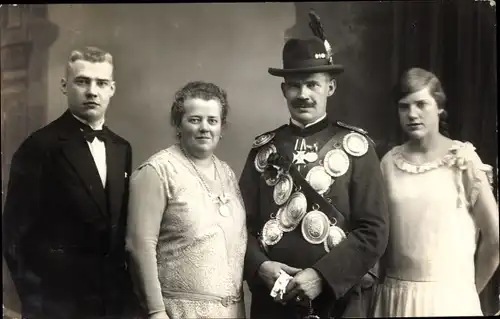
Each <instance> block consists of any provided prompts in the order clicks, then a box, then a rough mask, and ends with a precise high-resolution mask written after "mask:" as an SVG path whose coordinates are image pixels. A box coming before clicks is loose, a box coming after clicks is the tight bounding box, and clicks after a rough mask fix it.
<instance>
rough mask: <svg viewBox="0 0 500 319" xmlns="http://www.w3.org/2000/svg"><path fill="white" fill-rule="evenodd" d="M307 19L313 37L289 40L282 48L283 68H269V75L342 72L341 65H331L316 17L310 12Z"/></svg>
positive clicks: (330, 54)
mask: <svg viewBox="0 0 500 319" xmlns="http://www.w3.org/2000/svg"><path fill="white" fill-rule="evenodd" d="M309 18H310V19H311V21H310V22H309V27H310V28H311V30H312V32H313V34H314V37H311V38H308V39H289V40H288V41H287V42H286V43H285V46H284V47H283V68H282V69H278V68H269V70H268V72H269V73H270V74H271V75H274V76H286V75H289V74H296V73H319V72H327V73H330V74H339V73H342V72H343V71H344V67H343V66H342V65H340V64H334V63H333V58H332V48H331V46H330V44H329V43H328V41H327V40H326V36H325V32H324V30H323V26H322V25H321V22H320V20H319V17H318V15H317V14H316V13H315V12H314V11H313V10H311V11H310V12H309Z"/></svg>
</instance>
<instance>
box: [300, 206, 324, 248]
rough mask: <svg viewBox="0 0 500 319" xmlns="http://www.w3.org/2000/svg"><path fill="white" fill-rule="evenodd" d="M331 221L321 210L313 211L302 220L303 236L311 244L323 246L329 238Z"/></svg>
mask: <svg viewBox="0 0 500 319" xmlns="http://www.w3.org/2000/svg"><path fill="white" fill-rule="evenodd" d="M329 225H330V221H329V220H328V217H326V215H325V214H324V213H323V212H321V211H319V210H312V211H310V212H308V213H307V214H306V216H304V219H302V227H301V228H302V236H304V239H305V240H306V241H307V242H309V243H311V244H321V243H322V242H324V241H325V240H326V238H327V237H328V227H329Z"/></svg>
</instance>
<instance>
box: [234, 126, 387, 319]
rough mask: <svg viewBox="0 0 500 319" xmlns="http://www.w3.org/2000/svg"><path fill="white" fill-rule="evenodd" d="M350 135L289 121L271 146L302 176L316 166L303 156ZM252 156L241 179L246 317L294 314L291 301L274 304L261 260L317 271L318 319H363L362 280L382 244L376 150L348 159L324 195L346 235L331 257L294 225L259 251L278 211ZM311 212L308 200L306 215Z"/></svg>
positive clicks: (383, 209) (382, 199)
mask: <svg viewBox="0 0 500 319" xmlns="http://www.w3.org/2000/svg"><path fill="white" fill-rule="evenodd" d="M352 129H355V128H352ZM350 132H352V130H351V129H349V128H347V126H346V125H339V124H332V123H330V122H328V120H327V119H325V120H322V121H320V122H319V123H317V124H314V125H313V126H310V127H307V128H305V129H301V128H299V127H297V126H295V125H293V124H292V123H290V124H289V125H284V126H282V127H280V128H278V129H277V130H275V131H274V133H275V137H274V139H273V140H272V142H273V143H274V144H275V145H279V146H280V147H279V148H281V149H282V150H285V152H286V153H287V154H286V155H287V156H288V157H289V158H290V159H292V158H293V159H294V162H295V164H296V167H297V168H298V169H299V171H300V173H301V175H302V176H303V177H304V178H305V177H306V174H307V172H308V170H309V169H310V168H312V167H314V166H316V165H319V164H318V162H319V160H320V159H318V160H317V161H315V162H312V163H308V162H307V161H305V160H304V158H308V157H307V156H304V155H306V154H307V153H308V152H316V153H317V152H318V151H319V150H320V149H321V148H322V147H323V145H324V144H325V143H327V142H328V140H329V139H330V138H331V137H333V136H334V135H336V134H339V135H337V136H339V137H340V138H342V137H343V136H345V135H346V134H347V133H350ZM367 140H368V139H367ZM258 151H259V148H255V149H252V150H251V151H250V153H249V155H248V158H247V161H246V164H245V166H244V169H243V173H242V175H241V178H240V188H241V193H242V196H243V199H244V202H245V207H246V211H247V227H248V232H249V236H248V245H247V253H246V259H245V273H244V276H245V279H246V280H247V282H248V284H249V287H250V289H251V291H252V307H251V308H252V309H251V317H252V318H294V316H293V314H294V313H296V311H295V310H294V309H297V308H296V307H295V306H294V304H293V303H294V302H289V304H288V305H287V306H281V305H280V304H278V303H276V302H274V301H273V300H272V298H271V297H270V296H269V289H267V287H265V285H264V283H263V281H262V280H261V279H260V278H259V277H258V275H257V271H258V268H259V266H260V265H261V264H262V262H264V261H266V260H274V261H279V262H282V263H285V264H288V265H290V266H293V267H298V268H302V269H305V268H314V269H316V270H317V271H318V272H319V273H320V274H321V276H322V277H323V279H324V283H325V286H324V289H323V293H322V294H320V295H319V296H318V297H317V298H316V299H315V300H314V301H313V307H314V309H315V310H316V311H317V312H319V313H318V314H320V315H321V316H322V318H323V317H328V316H332V317H333V316H335V317H340V316H365V311H366V309H364V308H365V306H366V305H363V304H362V303H363V301H362V287H361V286H360V280H361V278H362V277H363V276H364V275H365V274H367V272H368V271H369V270H370V269H371V268H372V267H373V266H374V265H375V264H376V262H377V261H378V259H379V258H380V256H381V255H382V254H383V252H384V251H385V248H386V245H387V240H388V215H387V214H388V213H387V203H386V195H385V191H384V184H383V183H382V175H381V172H380V168H379V165H380V164H379V163H380V162H379V159H378V157H377V155H376V153H375V150H374V147H373V146H372V145H371V144H370V145H369V147H368V151H367V153H366V154H364V155H363V156H360V157H354V156H350V155H349V169H348V170H347V172H346V173H345V174H344V175H342V176H340V177H337V178H336V179H335V182H334V183H333V184H332V186H331V187H330V190H329V191H328V192H327V193H326V194H324V196H325V197H326V198H329V199H330V200H331V201H332V203H333V204H334V205H335V206H336V207H337V209H338V210H340V211H341V212H342V213H343V215H344V216H345V217H346V225H345V228H346V229H347V230H348V236H347V238H346V239H345V240H344V241H343V242H342V243H340V244H339V245H338V246H336V247H334V248H333V249H332V250H331V251H330V252H329V253H327V252H326V251H325V250H324V247H323V245H321V244H318V245H313V244H310V243H308V242H307V241H306V240H304V239H303V236H302V234H301V230H300V226H299V227H297V229H295V230H294V231H292V232H288V233H284V235H283V237H282V239H281V240H280V241H279V242H278V243H276V244H275V245H273V246H270V247H269V250H268V253H267V254H266V253H265V252H264V251H263V250H262V249H261V247H260V244H259V241H258V233H259V232H260V231H261V230H262V227H263V225H264V224H265V223H266V221H267V220H269V216H270V214H271V213H276V211H277V209H278V206H277V205H276V204H275V203H274V200H273V187H271V186H268V185H267V184H266V183H265V180H264V179H263V178H262V177H261V174H260V173H259V172H258V171H257V170H256V168H255V166H254V159H255V156H256V154H257V152H258ZM309 158H310V157H309ZM308 202H309V199H308ZM311 209H312V208H311V206H310V203H309V206H308V211H310V210H311ZM294 307H295V308H294Z"/></svg>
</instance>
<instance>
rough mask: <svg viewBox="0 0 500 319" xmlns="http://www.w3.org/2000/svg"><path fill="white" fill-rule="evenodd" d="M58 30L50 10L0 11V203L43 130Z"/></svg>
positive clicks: (7, 290)
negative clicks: (27, 145)
mask: <svg viewBox="0 0 500 319" xmlns="http://www.w3.org/2000/svg"><path fill="white" fill-rule="evenodd" d="M58 30H59V28H58V27H57V26H56V25H54V24H53V23H51V22H50V21H48V5H45V4H41V5H1V7H0V52H1V59H0V61H1V86H0V88H1V110H2V125H1V127H2V128H1V130H2V153H1V155H2V177H3V178H2V203H3V202H4V201H5V195H6V190H7V183H8V176H9V170H10V161H11V159H12V156H13V154H14V152H15V151H16V150H17V148H18V147H19V145H20V144H21V143H22V141H23V140H24V139H25V138H26V137H27V136H28V135H29V134H31V133H32V132H33V131H35V130H37V129H38V128H40V127H42V126H43V125H45V124H46V112H47V111H46V110H47V91H48V89H47V67H48V49H49V47H50V45H51V44H52V43H53V42H54V41H55V40H56V38H57V36H58ZM3 269H4V271H3V279H4V281H3V282H4V284H3V297H4V299H3V300H4V301H3V303H4V306H5V308H7V309H8V310H19V302H18V300H17V296H16V292H15V288H14V286H13V284H12V282H11V280H10V276H9V274H8V270H7V268H6V267H5V265H4V267H3ZM8 310H6V311H5V315H8V312H9V311H8ZM4 318H5V317H4Z"/></svg>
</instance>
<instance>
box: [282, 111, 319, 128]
mask: <svg viewBox="0 0 500 319" xmlns="http://www.w3.org/2000/svg"><path fill="white" fill-rule="evenodd" d="M325 118H326V114H324V115H323V116H322V117H320V118H319V119H317V120H316V121H314V122H312V123H308V124H306V125H303V124H302V123H300V122H299V121H297V120H294V119H293V118H290V122H292V124H294V125H295V126H298V127H299V128H301V129H305V128H308V127H310V126H313V125H314V124H316V123H319V122H321V121H322V120H324V119H325Z"/></svg>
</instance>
